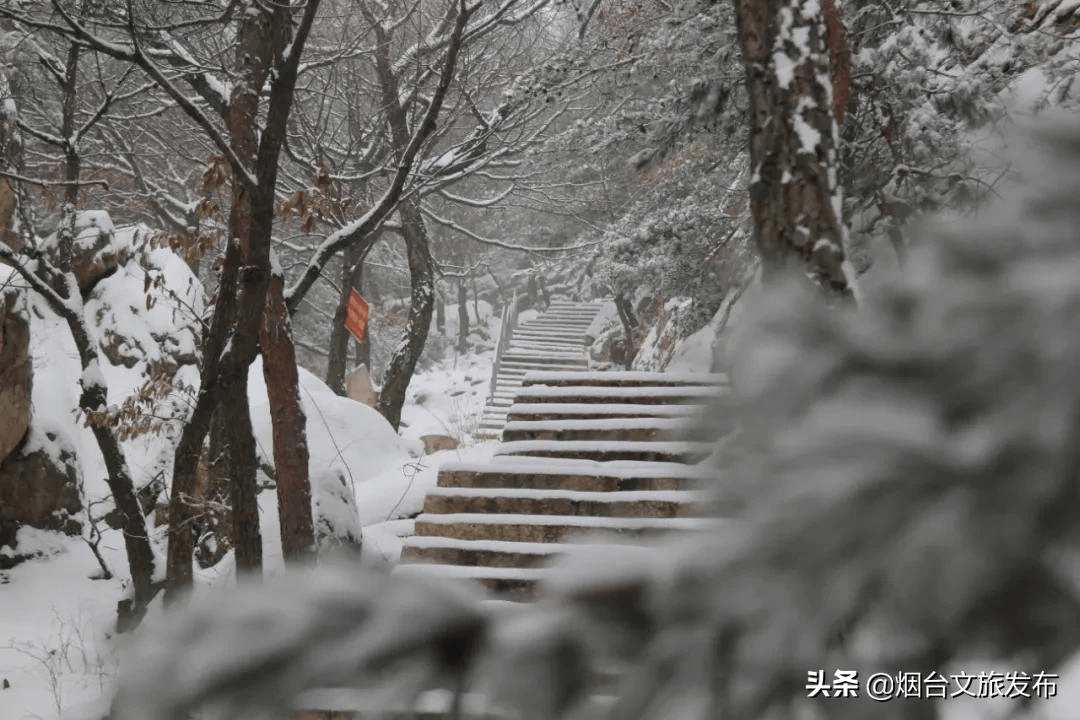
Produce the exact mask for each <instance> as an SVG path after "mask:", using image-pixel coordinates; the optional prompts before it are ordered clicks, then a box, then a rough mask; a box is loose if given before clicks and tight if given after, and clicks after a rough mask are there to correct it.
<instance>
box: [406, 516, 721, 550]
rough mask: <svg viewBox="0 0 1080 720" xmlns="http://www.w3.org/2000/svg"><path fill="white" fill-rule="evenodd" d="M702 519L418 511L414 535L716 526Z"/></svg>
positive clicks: (662, 531)
mask: <svg viewBox="0 0 1080 720" xmlns="http://www.w3.org/2000/svg"><path fill="white" fill-rule="evenodd" d="M717 523H718V521H716V520H710V519H705V518H690V517H679V518H640V517H633V518H621V517H618V518H616V517H590V516H580V517H578V516H565V515H516V514H503V513H447V514H438V513H421V514H420V515H418V516H417V517H416V521H415V534H416V535H421V536H437V537H449V538H458V539H459V540H509V541H517V542H551V543H558V542H568V541H574V540H577V541H583V540H588V539H590V538H594V537H607V536H613V537H622V538H644V537H657V536H660V535H666V534H671V533H675V532H695V531H702V530H707V529H709V528H713V527H716V525H717Z"/></svg>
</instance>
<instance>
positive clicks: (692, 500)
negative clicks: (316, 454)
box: [424, 487, 706, 518]
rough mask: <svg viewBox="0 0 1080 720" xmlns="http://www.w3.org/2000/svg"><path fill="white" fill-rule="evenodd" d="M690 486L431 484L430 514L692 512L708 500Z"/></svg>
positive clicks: (427, 501) (643, 514) (664, 515)
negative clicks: (609, 488)
mask: <svg viewBox="0 0 1080 720" xmlns="http://www.w3.org/2000/svg"><path fill="white" fill-rule="evenodd" d="M705 499H706V498H705V497H704V496H703V495H701V494H700V493H697V492H694V491H690V490H641V491H626V492H588V491H585V492H582V491H572V490H539V489H533V488H454V487H450V488H447V487H436V488H432V489H431V490H430V491H429V492H428V495H427V498H426V499H425V501H424V512H425V513H444V514H445V513H503V514H520V515H573V516H581V515H591V516H594V517H656V518H673V517H689V516H692V515H694V514H697V509H698V506H699V505H700V504H701V503H702V502H704V501H705Z"/></svg>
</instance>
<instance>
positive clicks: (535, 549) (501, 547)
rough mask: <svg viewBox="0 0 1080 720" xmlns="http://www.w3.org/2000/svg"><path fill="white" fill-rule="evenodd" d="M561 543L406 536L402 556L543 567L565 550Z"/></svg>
mask: <svg viewBox="0 0 1080 720" xmlns="http://www.w3.org/2000/svg"><path fill="white" fill-rule="evenodd" d="M566 549H567V546H565V545H563V544H561V543H527V542H512V541H506V540H460V539H458V538H447V537H433V536H418V535H413V536H412V537H408V538H405V540H404V541H403V542H402V546H401V559H402V560H403V561H407V562H425V563H437V564H442V565H477V566H481V567H519V568H520V567H539V566H541V565H544V564H546V563H548V562H550V561H551V559H552V558H553V557H555V555H556V554H557V553H565V552H566Z"/></svg>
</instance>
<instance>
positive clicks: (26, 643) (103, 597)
mask: <svg viewBox="0 0 1080 720" xmlns="http://www.w3.org/2000/svg"><path fill="white" fill-rule="evenodd" d="M19 550H20V552H25V551H27V550H34V551H37V552H40V553H41V555H42V557H41V558H40V559H37V560H34V561H31V562H26V563H23V564H21V565H19V566H17V567H15V568H13V569H11V570H7V571H4V572H0V718H4V720H31V719H37V718H42V719H44V720H84V719H86V720H88V719H89V718H99V717H101V716H102V715H101V714H102V713H103V712H104V710H105V703H106V700H105V698H107V696H108V689H109V684H110V682H111V677H112V674H113V672H114V670H115V667H116V657H117V652H116V651H117V639H116V638H114V637H111V636H110V634H109V630H110V629H111V628H112V626H113V625H114V624H115V622H116V602H117V600H118V599H120V598H121V597H122V596H123V594H124V592H123V589H122V587H121V580H120V579H119V578H118V577H117V578H113V579H111V580H100V579H91V576H92V575H96V573H97V571H98V569H99V568H98V564H97V562H96V561H95V560H94V557H93V555H92V554H91V553H90V550H89V549H88V548H87V547H86V545H85V544H84V543H83V541H82V540H81V539H80V538H77V537H76V538H69V537H65V536H63V535H60V534H57V533H50V532H43V531H38V530H34V529H32V528H22V529H21V530H20V531H19ZM102 554H103V555H104V556H105V558H106V561H107V562H108V563H109V565H110V566H111V567H113V568H114V569H117V570H120V569H122V568H123V567H124V562H125V559H124V554H123V543H122V540H121V538H120V537H119V534H118V533H116V532H114V531H106V533H105V539H104V540H103V541H102Z"/></svg>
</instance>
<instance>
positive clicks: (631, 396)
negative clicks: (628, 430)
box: [517, 385, 723, 405]
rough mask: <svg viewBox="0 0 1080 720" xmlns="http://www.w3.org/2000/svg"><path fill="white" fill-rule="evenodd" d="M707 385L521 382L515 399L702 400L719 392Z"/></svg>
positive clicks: (668, 402)
mask: <svg viewBox="0 0 1080 720" xmlns="http://www.w3.org/2000/svg"><path fill="white" fill-rule="evenodd" d="M722 392H723V391H722V389H721V388H717V387H714V386H711V385H675V386H671V387H657V386H647V387H605V386H593V387H590V386H582V387H576V386H563V385H523V386H522V388H521V391H520V392H519V393H518V396H517V398H518V402H523V403H548V402H558V403H608V402H615V403H634V404H645V405H654V404H670V403H701V404H705V403H708V402H710V401H711V400H713V399H715V398H716V397H718V396H719V395H721V394H722Z"/></svg>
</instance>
